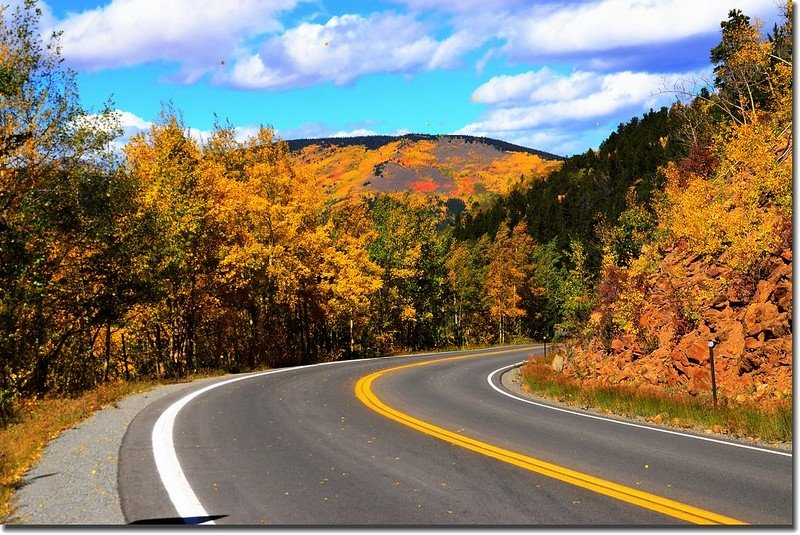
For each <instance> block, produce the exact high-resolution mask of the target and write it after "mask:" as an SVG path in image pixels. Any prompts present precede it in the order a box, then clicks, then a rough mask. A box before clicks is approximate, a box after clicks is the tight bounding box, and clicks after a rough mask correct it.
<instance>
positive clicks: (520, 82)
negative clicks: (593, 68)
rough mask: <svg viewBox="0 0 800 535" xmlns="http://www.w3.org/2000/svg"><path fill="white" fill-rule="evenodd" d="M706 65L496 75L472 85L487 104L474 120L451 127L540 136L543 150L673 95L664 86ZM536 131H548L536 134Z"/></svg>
mask: <svg viewBox="0 0 800 535" xmlns="http://www.w3.org/2000/svg"><path fill="white" fill-rule="evenodd" d="M708 77H709V72H708V71H707V70H704V71H697V72H689V73H682V74H674V73H672V74H654V73H646V72H631V71H624V72H617V73H597V72H586V71H575V72H571V73H567V74H559V73H557V72H555V71H553V70H551V69H548V68H542V69H539V70H537V71H530V72H525V73H521V74H518V75H514V76H497V77H494V78H492V79H491V80H489V81H488V82H486V83H485V84H483V85H481V86H480V87H478V88H477V89H476V90H475V92H474V93H473V100H475V101H477V102H480V103H484V104H487V105H488V106H489V107H488V110H487V111H486V113H485V115H484V116H483V117H481V118H480V120H478V121H475V122H472V123H469V124H467V125H466V126H464V127H463V128H461V129H460V130H459V131H458V132H457V133H460V134H469V135H478V136H489V137H500V138H502V139H509V140H511V139H516V140H517V142H520V140H526V141H529V142H530V141H537V140H538V141H540V142H546V143H547V144H548V146H549V148H548V146H541V145H540V146H536V145H530V144H529V143H527V142H526V143H524V144H526V145H528V146H536V147H537V148H544V149H545V150H553V148H554V147H564V146H565V143H564V140H565V139H567V134H566V133H567V132H570V131H577V130H578V129H583V128H587V127H591V126H592V125H596V126H599V125H600V124H601V123H606V122H607V121H609V120H611V119H612V118H613V117H614V116H618V115H619V114H623V113H629V114H630V115H635V114H640V113H643V112H645V111H647V110H648V109H649V108H656V107H658V106H660V105H665V104H668V103H669V102H671V101H673V100H674V99H675V95H674V94H673V93H670V92H669V90H670V89H672V88H675V87H677V86H680V85H682V84H686V83H691V81H692V80H703V79H708ZM540 131H546V132H548V134H547V137H546V138H538V139H537V137H536V136H537V135H539V132H540Z"/></svg>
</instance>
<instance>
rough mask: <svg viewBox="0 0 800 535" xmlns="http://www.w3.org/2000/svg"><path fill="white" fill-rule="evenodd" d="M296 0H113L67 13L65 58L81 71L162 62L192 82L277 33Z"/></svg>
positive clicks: (60, 26)
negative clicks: (243, 47)
mask: <svg viewBox="0 0 800 535" xmlns="http://www.w3.org/2000/svg"><path fill="white" fill-rule="evenodd" d="M297 3H298V0H170V1H169V2H163V1H161V0H113V1H112V2H111V3H110V4H108V5H105V6H102V7H98V8H96V9H91V10H87V11H83V12H81V13H71V14H69V15H67V17H66V18H65V19H63V20H61V21H58V22H56V23H55V24H54V27H53V29H55V30H60V31H63V35H62V38H61V44H62V46H63V53H64V57H66V58H67V59H68V60H69V61H70V63H71V64H72V65H73V66H74V67H76V68H78V69H81V70H87V71H93V70H98V69H106V68H115V67H125V66H132V65H138V64H142V63H148V62H154V61H165V62H176V63H179V64H180V65H181V76H182V77H183V78H184V79H185V80H184V81H187V82H191V81H194V80H195V79H197V78H198V77H199V76H201V75H202V74H204V73H206V72H207V71H208V70H209V69H211V68H213V67H217V66H219V65H221V64H222V62H223V61H225V60H229V59H230V58H231V56H232V55H233V54H235V53H236V51H237V49H238V47H239V46H240V44H241V43H242V42H243V41H244V40H245V39H247V38H248V37H252V36H254V35H258V34H262V33H264V32H270V31H277V30H279V29H280V28H281V25H280V23H279V21H278V20H277V18H276V17H277V15H278V14H279V13H280V12H282V11H286V10H289V9H291V8H293V7H294V6H295V5H296V4H297Z"/></svg>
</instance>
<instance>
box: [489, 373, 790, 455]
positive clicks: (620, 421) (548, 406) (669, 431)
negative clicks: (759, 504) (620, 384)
mask: <svg viewBox="0 0 800 535" xmlns="http://www.w3.org/2000/svg"><path fill="white" fill-rule="evenodd" d="M525 362H526V361H522V362H517V363H516V364H511V365H510V366H503V367H502V368H499V369H497V370H495V371H493V372H492V373H490V374H489V375H488V376H487V377H486V380H487V381H488V382H489V386H491V387H492V388H493V389H494V390H496V391H497V392H499V393H501V394H503V395H504V396H508V397H510V398H512V399H516V400H517V401H522V402H523V403H528V404H529V405H535V406H537V407H541V408H543V409H550V410H553V411H559V412H565V413H567V414H574V415H575V416H583V417H584V418H592V419H593V420H602V421H604V422H611V423H615V424H619V425H627V426H628V427H636V428H639V429H647V430H648V431H656V432H658V433H666V434H668V435H677V436H680V437H686V438H693V439H695V440H703V441H705V442H714V443H716V444H725V445H727V446H733V447H735V448H744V449H748V450H755V451H760V452H764V453H772V454H774V455H782V456H784V457H792V454H791V453H787V452H784V451H776V450H770V449H767V448H759V447H756V446H748V445H747V444H739V443H737V442H728V441H726V440H719V439H716V438H709V437H703V436H699V435H690V434H689V433H681V432H680V431H673V430H671V429H663V428H660V427H650V426H649V425H641V424H635V423H633V422H625V421H623V420H615V419H613V418H605V417H603V416H597V415H594V414H588V413H585V412H579V411H573V410H569V409H564V408H561V407H555V406H552V405H547V404H544V403H537V402H536V401H532V400H530V399H525V398H521V397H519V396H515V395H514V394H512V393H511V392H508V391H506V390H503V389H501V388H499V387H498V386H497V385H495V384H494V382H492V379H493V378H494V376H495V375H497V374H498V373H500V372H503V371H505V370H508V369H511V368H513V367H515V366H520V365H522V364H525Z"/></svg>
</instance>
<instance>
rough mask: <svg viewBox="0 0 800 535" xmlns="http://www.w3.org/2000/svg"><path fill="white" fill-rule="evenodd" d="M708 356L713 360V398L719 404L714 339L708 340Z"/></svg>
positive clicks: (715, 404) (715, 403)
mask: <svg viewBox="0 0 800 535" xmlns="http://www.w3.org/2000/svg"><path fill="white" fill-rule="evenodd" d="M708 357H709V359H710V360H711V399H712V400H713V401H714V406H715V407H716V406H717V377H716V374H715V373H714V340H709V341H708Z"/></svg>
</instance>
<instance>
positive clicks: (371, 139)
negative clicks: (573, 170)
mask: <svg viewBox="0 0 800 535" xmlns="http://www.w3.org/2000/svg"><path fill="white" fill-rule="evenodd" d="M405 139H407V140H409V141H423V140H428V141H436V140H438V139H452V140H463V141H465V142H467V143H483V144H486V145H491V146H493V147H495V148H496V149H498V150H501V151H503V152H512V151H513V152H527V153H528V154H535V155H536V156H539V157H540V158H543V159H545V160H564V159H565V158H564V157H563V156H558V155H556V154H552V153H549V152H545V151H542V150H537V149H531V148H528V147H523V146H521V145H515V144H513V143H509V142H508V141H501V140H499V139H492V138H488V137H478V136H467V135H455V134H453V135H451V134H404V135H402V136H385V135H374V136H352V137H320V138H300V139H287V140H285V141H286V143H287V144H288V145H289V150H291V151H292V152H296V151H299V150H302V149H304V148H305V147H308V146H309V145H334V146H337V147H349V146H352V145H363V146H364V147H366V148H367V149H370V150H374V149H377V148H379V147H383V146H384V145H387V144H389V143H392V142H394V141H399V140H405Z"/></svg>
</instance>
